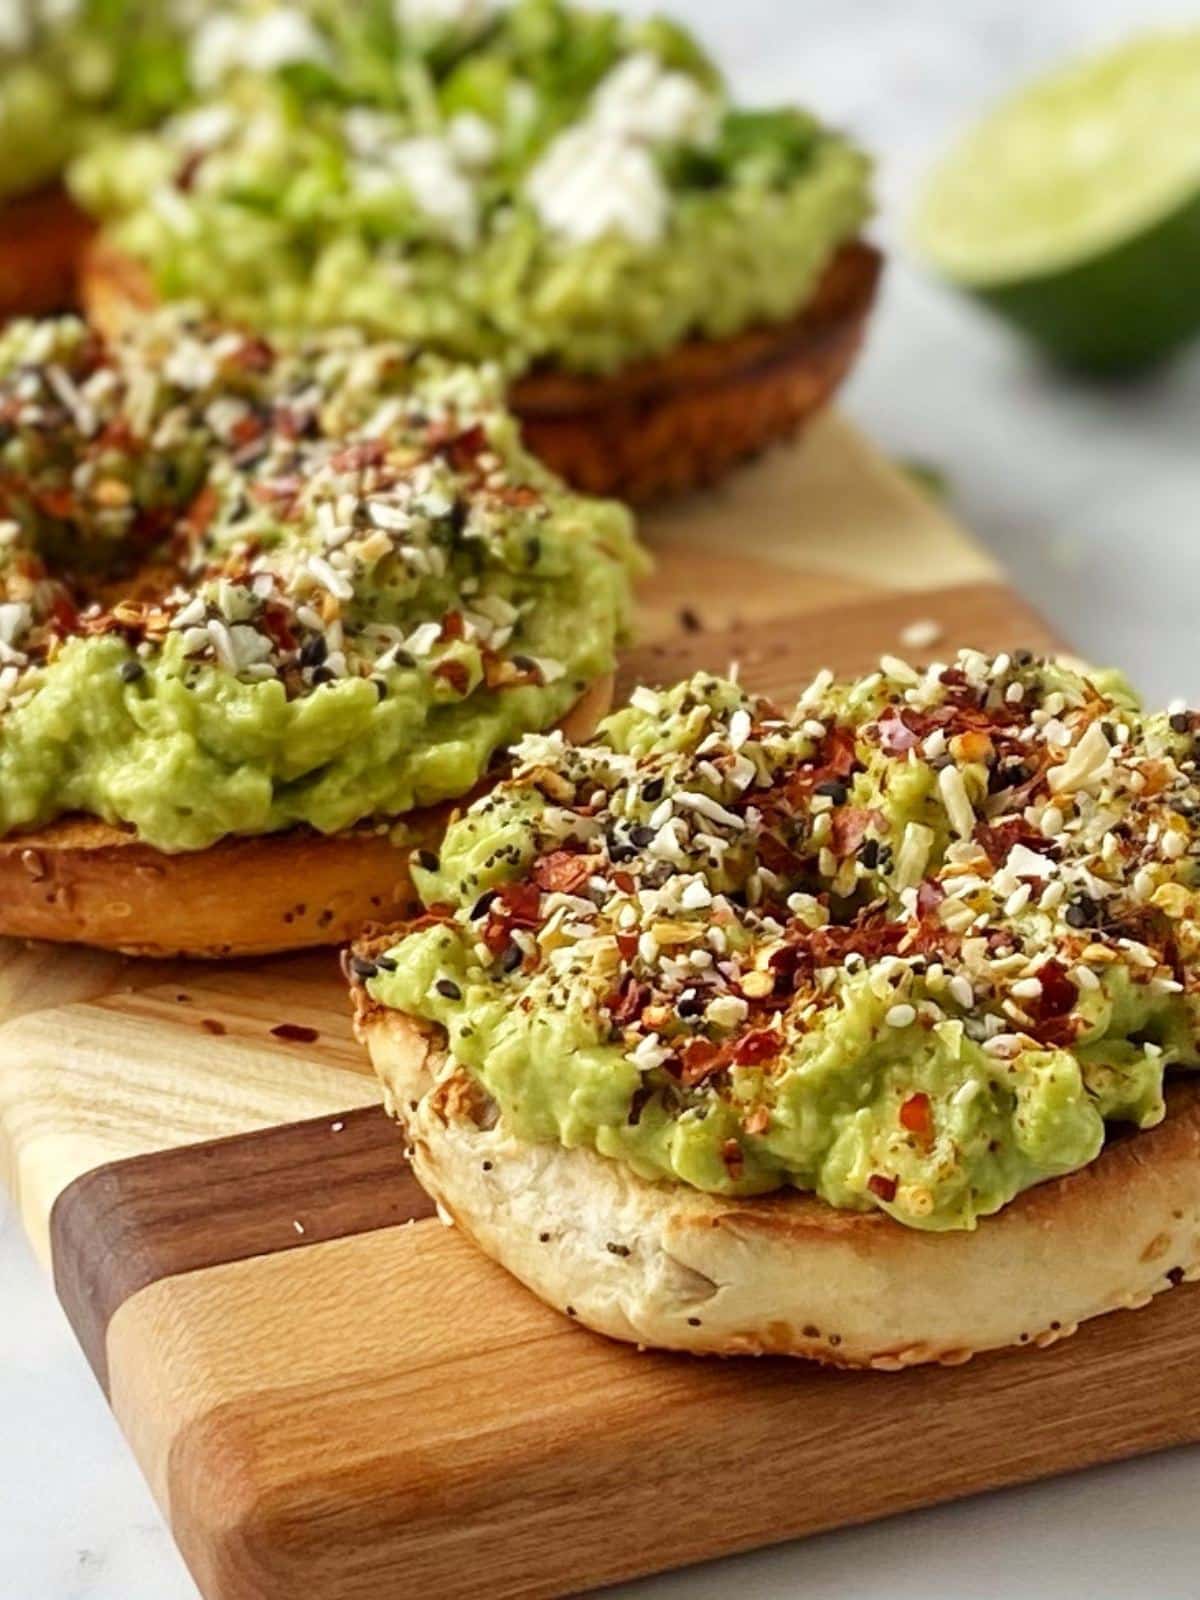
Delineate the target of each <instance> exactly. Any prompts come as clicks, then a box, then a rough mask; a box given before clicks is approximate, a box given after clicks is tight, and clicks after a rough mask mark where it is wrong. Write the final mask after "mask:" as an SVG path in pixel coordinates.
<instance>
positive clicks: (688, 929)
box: [359, 651, 1200, 1229]
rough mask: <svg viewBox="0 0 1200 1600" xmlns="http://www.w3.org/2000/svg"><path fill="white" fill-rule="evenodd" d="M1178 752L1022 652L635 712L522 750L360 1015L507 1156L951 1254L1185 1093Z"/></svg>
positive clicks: (482, 806) (462, 835) (1185, 966)
mask: <svg viewBox="0 0 1200 1600" xmlns="http://www.w3.org/2000/svg"><path fill="white" fill-rule="evenodd" d="M1197 728H1200V716H1197V715H1195V714H1193V713H1190V712H1186V711H1183V710H1182V709H1179V708H1173V709H1172V710H1171V711H1170V713H1169V714H1163V715H1153V716H1151V715H1144V714H1143V713H1142V712H1141V711H1140V710H1139V709H1138V707H1137V705H1136V702H1135V700H1134V699H1133V697H1132V695H1131V694H1130V692H1129V691H1128V689H1127V687H1126V686H1125V685H1124V683H1123V682H1122V681H1121V680H1119V679H1117V678H1116V677H1115V675H1098V674H1092V675H1090V676H1088V675H1084V674H1083V673H1081V672H1078V671H1075V670H1073V669H1071V668H1069V667H1068V666H1066V665H1064V664H1060V663H1057V662H1054V661H1044V660H1037V659H1033V658H1032V657H1031V656H1030V655H1029V654H1028V653H1027V652H1025V653H1019V654H1017V655H1014V656H1012V657H1009V656H998V657H996V658H995V659H988V658H987V657H985V656H983V655H981V654H979V653H977V652H973V651H966V652H963V653H961V654H960V655H959V657H958V658H957V660H956V661H955V662H954V663H953V664H952V665H950V666H946V665H945V664H934V665H932V666H931V667H929V668H928V669H927V670H925V671H918V670H916V669H914V668H912V667H910V666H908V665H907V664H906V663H905V662H902V661H899V660H896V659H894V658H891V657H885V658H884V660H883V661H882V663H881V666H880V670H879V671H876V672H873V673H871V674H870V675H869V676H868V677H866V678H863V679H861V680H860V681H858V682H855V683H840V684H839V683H835V682H834V681H833V679H832V675H831V674H829V673H822V674H821V675H820V676H819V677H818V678H817V679H816V680H815V681H814V682H813V684H812V685H811V686H810V687H809V689H808V690H807V691H806V693H805V694H804V696H803V697H802V699H801V700H800V702H799V704H798V706H797V707H796V708H795V709H794V710H793V711H792V712H790V713H786V712H784V711H782V710H780V709H779V708H777V707H776V706H774V705H772V704H771V703H769V702H768V701H766V700H764V699H762V698H760V697H757V696H754V695H751V694H748V693H746V692H745V691H743V690H742V689H741V688H739V687H738V686H737V685H736V684H734V683H730V682H727V681H724V680H721V679H718V678H713V677H708V676H700V677H697V678H694V679H693V680H691V681H690V682H687V683H682V684H679V685H677V686H676V687H675V688H673V689H670V690H668V691H664V692H656V691H652V690H648V689H639V690H638V691H637V692H636V693H635V694H634V696H633V700H632V704H631V705H630V707H629V708H628V709H626V710H623V711H620V712H618V713H616V714H615V715H613V716H612V717H610V718H609V719H608V721H607V722H605V723H604V724H603V725H602V727H601V730H600V732H599V734H598V736H597V738H596V740H595V742H594V743H592V744H589V745H585V746H578V747H573V746H571V745H569V744H567V743H566V742H565V741H564V740H563V738H562V736H561V735H557V734H552V735H539V736H530V737H528V738H526V739H525V740H524V741H523V743H522V744H521V745H520V746H519V747H518V750H517V752H516V761H517V765H516V768H515V771H514V773H513V775H512V776H511V777H510V778H509V779H507V780H506V781H505V782H503V783H501V784H500V786H499V787H498V788H496V789H495V790H494V791H493V792H492V793H491V794H489V795H488V796H486V797H485V798H483V799H480V800H478V801H476V803H475V804H474V805H472V806H471V807H470V809H469V810H468V811H467V812H466V813H465V814H464V815H463V816H462V817H461V818H459V819H458V820H457V821H455V822H454V824H453V825H452V826H451V828H450V830H449V832H448V834H447V836H446V840H445V845H444V848H443V850H442V852H441V856H440V860H439V861H438V862H437V863H431V862H430V861H428V860H426V861H425V862H424V863H423V865H422V866H420V867H419V868H418V880H419V884H420V888H421V892H422V895H423V897H424V900H425V903H426V906H427V908H428V914H427V915H426V916H425V917H424V918H423V919H422V921H421V922H420V923H419V924H417V925H416V927H415V928H414V929H412V930H411V931H410V932H408V933H407V935H406V936H404V937H401V938H398V939H397V941H396V943H395V944H394V946H393V947H392V948H391V949H390V950H388V951H387V952H386V953H385V954H384V955H382V956H378V957H376V958H375V959H374V961H373V962H372V963H368V964H367V965H366V967H365V969H364V970H363V972H362V974H361V981H365V983H366V986H367V989H368V991H369V993H370V994H371V996H372V997H373V998H374V999H375V1000H376V1001H377V1002H379V1003H380V1004H382V1005H384V1006H391V1007H395V1008H398V1009H399V1010H401V1011H403V1012H404V1013H406V1014H408V1015H411V1016H414V1017H417V1018H423V1019H426V1020H427V1021H429V1022H431V1023H436V1024H439V1025H440V1026H441V1027H442V1028H443V1029H444V1030H445V1032H446V1035H447V1038H448V1046H449V1050H450V1053H451V1056H452V1057H453V1059H454V1060H455V1061H457V1062H459V1063H461V1064H462V1065H463V1066H465V1067H466V1068H467V1069H468V1070H469V1071H470V1072H472V1073H473V1074H474V1075H475V1076H476V1078H477V1079H478V1081H479V1083H480V1084H481V1086H482V1087H483V1088H484V1089H485V1090H486V1091H487V1093H488V1094H489V1095H490V1096H491V1097H492V1098H493V1099H494V1101H495V1102H496V1104H497V1106H498V1107H499V1112H500V1115H501V1116H502V1118H503V1119H504V1120H505V1121H506V1122H507V1123H508V1124H509V1125H510V1126H511V1128H512V1130H513V1131H514V1133H515V1134H516V1135H517V1136H518V1137H521V1138H524V1139H528V1140H533V1141H559V1142H561V1143H562V1144H564V1145H567V1146H580V1145H582V1146H587V1147H590V1148H592V1149H594V1150H596V1151H598V1152H600V1153H601V1154H602V1155H604V1156H607V1157H611V1158H612V1159H614V1160H618V1161H623V1162H626V1163H628V1164H629V1165H630V1166H631V1167H632V1168H633V1169H634V1170H635V1171H636V1172H638V1173H639V1174H641V1175H642V1176H644V1177H647V1178H651V1179H673V1180H677V1181H682V1182H685V1183H689V1184H692V1185H695V1186H696V1187H698V1188H701V1189H706V1190H711V1191H715V1192H718V1193H723V1194H731V1195H747V1194H758V1193H762V1192H764V1191H768V1190H772V1189H776V1188H779V1187H781V1186H786V1185H792V1186H795V1187H797V1188H800V1189H806V1190H812V1191H815V1193H817V1194H818V1195H820V1196H821V1197H822V1198H824V1199H825V1200H826V1201H828V1202H829V1203H830V1204H832V1205H834V1206H839V1207H844V1208H848V1209H852V1210H863V1209H868V1208H872V1207H878V1208H881V1209H882V1210H884V1211H886V1212H888V1213H889V1214H890V1215H891V1216H893V1217H894V1218H896V1219H897V1220H898V1221H900V1222H903V1223H906V1224H908V1225H910V1226H912V1227H916V1228H927V1229H945V1228H970V1227H973V1226H974V1225H975V1223H976V1220H977V1219H978V1218H979V1217H982V1216H986V1215H988V1214H989V1213H992V1212H995V1211H996V1210H998V1209H999V1208H1000V1207H1001V1206H1003V1205H1005V1204H1006V1203H1007V1202H1008V1201H1010V1200H1011V1199H1012V1198H1013V1197H1014V1196H1015V1195H1017V1194H1018V1193H1020V1192H1021V1191H1022V1190H1024V1189H1027V1188H1029V1187H1030V1186H1031V1185H1032V1184H1035V1183H1038V1182H1040V1181H1042V1180H1044V1179H1047V1178H1051V1177H1054V1176H1056V1175H1060V1174H1063V1173H1068V1172H1071V1171H1074V1170H1075V1169H1077V1168H1079V1167H1082V1166H1084V1165H1085V1164H1087V1163H1088V1162H1090V1161H1092V1160H1093V1159H1094V1158H1095V1157H1096V1156H1097V1154H1098V1153H1099V1151H1100V1149H1101V1147H1102V1145H1103V1143H1104V1139H1105V1126H1106V1124H1107V1123H1110V1122H1124V1123H1132V1124H1133V1125H1134V1126H1135V1127H1138V1128H1144V1127H1148V1126H1150V1125H1152V1124H1153V1123H1155V1122H1157V1121H1159V1120H1160V1119H1161V1118H1162V1116H1163V1114H1164V1099H1163V1082H1164V1073H1165V1072H1166V1070H1167V1069H1168V1068H1170V1067H1174V1066H1189V1067H1191V1066H1196V1065H1197V1064H1198V1063H1200V1056H1198V1054H1197V992H1196V981H1195V979H1194V978H1193V977H1192V976H1191V974H1192V973H1193V972H1194V971H1195V970H1196V966H1195V956H1196V953H1197V949H1198V946H1200V893H1198V891H1197V859H1198V856H1200V839H1198V836H1197V829H1196V818H1197V816H1198V815H1200V781H1198V779H1197V768H1196V759H1197V748H1196V742H1197ZM362 965H363V964H362V963H361V962H360V963H359V966H360V967H361V966H362Z"/></svg>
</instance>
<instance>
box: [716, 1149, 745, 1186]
mask: <svg viewBox="0 0 1200 1600" xmlns="http://www.w3.org/2000/svg"><path fill="white" fill-rule="evenodd" d="M721 1160H722V1161H723V1162H724V1163H725V1171H726V1172H727V1173H728V1174H729V1176H730V1177H731V1178H732V1179H733V1181H734V1182H735V1183H736V1182H737V1181H738V1179H739V1178H740V1177H741V1176H742V1173H743V1172H745V1170H746V1158H745V1156H744V1155H743V1154H742V1147H741V1145H740V1144H739V1143H738V1141H737V1140H736V1139H726V1141H725V1143H724V1144H723V1145H722V1146H721Z"/></svg>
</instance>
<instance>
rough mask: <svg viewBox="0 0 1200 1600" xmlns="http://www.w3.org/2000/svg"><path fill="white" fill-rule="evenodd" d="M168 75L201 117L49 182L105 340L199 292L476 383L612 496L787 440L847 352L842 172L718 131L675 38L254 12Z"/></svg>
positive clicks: (850, 344) (707, 473)
mask: <svg viewBox="0 0 1200 1600" xmlns="http://www.w3.org/2000/svg"><path fill="white" fill-rule="evenodd" d="M286 18H290V19H291V21H290V23H288V24H286V25H285V20H284V19H286ZM239 28H240V30H241V31H240V32H239ZM264 32H269V34H270V38H269V39H268V43H270V42H272V41H275V42H280V41H282V42H283V43H286V44H287V45H288V47H289V48H288V50H286V51H283V50H282V48H281V49H280V50H279V51H277V54H276V60H275V62H274V64H272V63H271V59H270V52H269V51H267V50H266V49H265V47H263V45H262V39H263V35H264ZM268 68H269V70H268ZM192 76H193V79H194V80H195V81H196V83H197V85H198V86H199V88H200V98H199V100H198V102H197V103H196V104H195V105H192V106H190V107H189V108H187V109H186V110H185V111H184V112H183V113H182V114H181V115H180V116H178V117H176V118H174V119H172V120H171V121H169V122H167V123H166V124H164V125H163V126H161V127H160V128H158V129H157V130H156V131H153V132H150V133H146V134H141V135H133V136H119V137H115V138H113V139H110V140H108V141H103V142H100V143H98V144H97V145H96V147H95V148H94V149H92V150H91V151H89V152H88V153H87V154H86V155H85V156H84V157H82V158H81V159H80V160H79V161H78V162H76V163H75V164H74V166H73V168H72V172H71V184H72V189H73V192H74V193H75V195H76V196H77V197H78V198H79V200H80V202H81V203H82V204H83V205H84V207H85V209H86V210H87V211H88V212H89V214H90V215H92V216H94V217H95V218H97V219H98V220H99V222H100V223H101V224H102V233H101V235H100V237H99V239H98V241H97V243H96V246H95V248H94V250H93V251H92V253H91V255H90V258H89V261H88V263H87V266H86V269H85V275H84V289H85V298H86V301H87V304H88V306H89V309H90V312H91V315H92V316H93V318H94V319H95V320H96V321H97V322H98V323H100V325H102V326H105V327H108V328H112V327H114V326H115V325H116V324H117V322H118V321H119V320H120V319H121V318H122V317H123V316H127V315H128V314H129V312H130V311H131V310H135V309H136V308H138V307H139V306H145V305H148V304H151V303H153V302H154V301H156V300H159V299H179V298H195V299H200V300H207V301H208V303H210V304H216V305H219V306H220V307H221V308H222V310H223V311H224V312H225V313H226V314H230V315H233V316H235V317H237V318H239V319H240V320H243V321H246V322H247V323H251V324H253V325H254V326H257V327H260V328H262V329H263V330H264V331H270V332H278V331H281V330H295V329H298V328H305V327H320V326H323V325H329V324H330V323H343V322H350V323H354V324H356V325H359V326H362V327H364V328H365V329H367V330H368V331H369V332H371V333H372V334H373V335H375V336H384V337H392V338H395V337H399V338H402V339H404V340H406V341H411V342H415V343H417V344H419V345H421V346H422V347H424V348H430V349H433V350H437V351H439V352H441V353H443V354H446V355H449V356H451V357H453V358H455V359H462V360H469V361H479V360H499V361H500V362H502V363H503V365H504V368H505V372H506V375H507V377H508V380H509V383H510V385H511V399H512V404H513V406H514V409H515V410H516V411H517V413H518V415H519V416H520V417H521V419H522V420H523V421H524V423H525V424H526V427H527V429H528V437H529V439H530V442H531V445H532V447H533V448H534V449H535V451H536V452H537V453H539V454H540V455H541V456H542V457H543V459H545V460H546V461H547V462H548V463H549V464H550V465H551V466H552V467H554V468H555V469H556V470H559V471H560V472H561V473H562V474H563V475H564V476H566V477H567V478H568V479H569V480H571V481H573V482H575V483H576V484H577V485H579V486H581V487H585V488H587V489H588V490H590V491H592V492H597V493H614V494H620V495H621V496H622V497H623V498H626V499H646V498H649V497H651V496H653V495H655V494H657V493H661V492H664V491H666V490H678V489H681V488H687V487H690V486H693V485H695V484H698V483H701V482H707V481H711V480H712V479H714V478H716V477H718V476H720V475H721V474H722V473H723V472H724V471H725V470H726V469H727V468H728V467H729V466H731V465H732V464H733V463H734V462H735V461H736V460H738V459H740V458H741V457H743V456H745V455H747V454H750V453H753V452H754V451H755V450H756V449H759V448H761V447H762V446H763V445H765V444H767V443H769V442H770V441H771V440H772V439H774V438H778V437H780V436H782V435H784V434H786V433H788V432H790V431H792V429H794V428H795V426H797V424H798V423H799V422H800V421H802V420H803V419H804V418H805V417H806V416H808V415H809V414H811V412H812V411H814V410H815V409H816V408H817V407H819V406H820V405H821V404H822V403H823V402H824V401H825V400H826V399H827V398H828V397H829V395H830V394H831V393H832V391H833V389H834V388H835V387H836V386H837V384H838V382H839V381H840V380H841V378H842V376H843V375H844V374H845V372H846V370H847V369H848V367H849V365H850V363H851V361H852V359H853V357H854V354H855V352H856V350H857V347H858V343H859V340H860V338H861V334H862V330H863V326H864V322H865V319H866V315H867V312H868V310H869V308H870V305H871V301H872V298H873V294H874V290H875V284H876V279H877V276H878V271H879V258H878V256H877V254H876V252H875V251H874V250H873V249H871V248H870V247H869V246H867V245H865V244H864V243H862V241H861V240H860V238H859V233H860V230H861V228H862V226H863V224H864V222H865V221H866V218H867V216H868V214H869V211H870V204H871V202H870V193H869V175H868V164H867V161H866V159H865V157H864V156H863V155H862V154H861V153H860V152H859V151H858V150H857V149H856V148H855V147H854V146H853V145H852V144H851V143H850V141H849V140H847V139H846V138H844V137H842V136H841V135H840V134H838V133H836V132H834V131H832V130H830V129H827V128H825V127H823V126H822V125H821V124H820V123H819V122H818V121H817V120H816V119H815V118H813V117H812V116H810V115H808V114H807V113H804V112H800V111H793V110H772V111H749V110H743V109H740V108H738V107H736V106H735V105H734V104H733V103H732V102H731V100H730V98H729V95H728V92H727V91H726V89H725V87H724V86H723V84H722V83H721V80H720V78H719V75H718V73H717V71H716V69H715V67H714V66H713V64H712V63H711V62H710V61H709V60H708V58H707V57H706V56H705V55H704V54H703V52H702V51H701V50H700V48H699V47H698V46H697V45H696V43H695V41H694V40H693V39H692V38H691V36H690V35H689V34H687V33H686V32H685V31H684V30H683V29H681V28H679V27H677V26H675V25H673V24H670V23H667V22H665V21H662V20H653V21H646V22H632V21H627V20H623V19H621V18H620V17H618V16H617V14H615V13H612V12H606V11H602V10H590V9H586V8H584V7H580V6H575V5H569V4H566V3H565V0H515V3H514V4H512V5H508V6H494V5H490V4H458V5H451V6H448V7H447V6H441V7H438V8H436V10H434V11H430V10H429V9H428V8H427V7H423V6H420V5H418V4H400V5H398V6H396V7H394V8H391V7H389V8H382V7H381V8H367V9H366V11H364V12H359V13H355V14H354V15H353V16H352V17H349V18H346V17H343V16H342V15H341V13H340V12H339V11H337V10H336V9H335V8H333V7H322V6H320V5H310V6H308V7H305V8H287V7H268V8H263V14H262V15H255V13H254V11H253V8H251V10H250V11H249V12H248V13H246V14H245V15H244V16H243V18H242V20H241V22H240V23H235V22H234V21H233V20H231V19H230V18H228V17H224V18H222V19H216V20H214V22H213V23H212V24H211V25H210V26H208V27H206V28H204V29H202V30H201V31H200V33H199V35H198V36H197V39H196V41H195V45H194V48H193V58H192Z"/></svg>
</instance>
